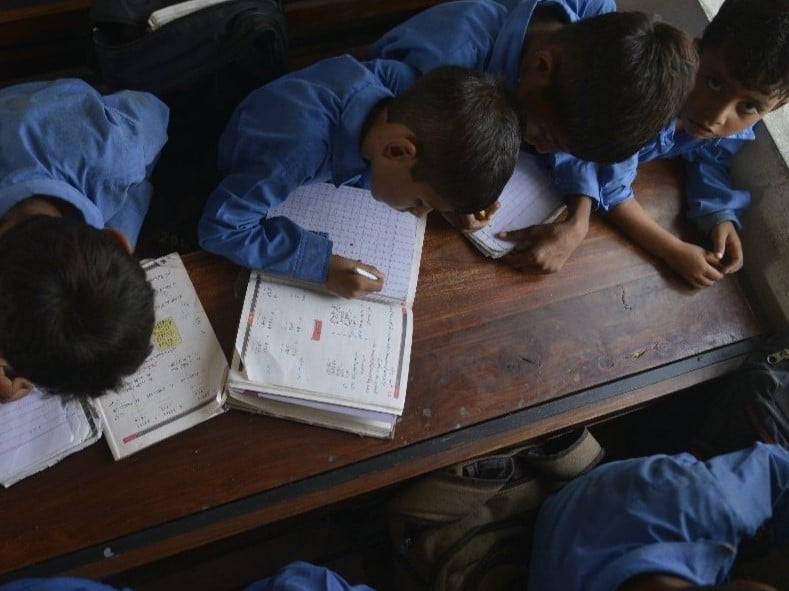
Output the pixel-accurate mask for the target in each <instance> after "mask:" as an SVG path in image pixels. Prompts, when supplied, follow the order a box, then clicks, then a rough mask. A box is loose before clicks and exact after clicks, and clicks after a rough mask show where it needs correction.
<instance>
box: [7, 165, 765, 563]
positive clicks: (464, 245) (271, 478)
mask: <svg viewBox="0 0 789 591" xmlns="http://www.w3.org/2000/svg"><path fill="white" fill-rule="evenodd" d="M676 186H677V181H676V174H675V171H674V168H673V167H672V165H671V164H669V163H667V162H655V163H652V164H650V165H648V166H645V167H644V168H642V170H641V172H640V174H639V178H638V181H637V185H636V190H637V194H638V195H639V197H640V199H641V200H642V202H643V203H644V205H645V207H647V209H648V210H650V211H652V212H653V214H654V215H656V216H657V217H659V218H660V219H661V221H662V222H663V223H665V224H670V225H671V226H672V227H674V228H676V227H678V219H679V218H678V203H679V195H678V192H677V189H676ZM185 260H186V261H187V265H188V267H189V269H190V271H191V275H192V278H193V280H194V282H195V284H196V285H197V287H198V290H199V293H200V294H201V299H202V301H203V303H204V306H205V307H206V309H207V310H208V313H209V316H210V317H211V319H212V322H213V323H214V326H215V328H216V330H217V332H218V334H219V337H220V339H221V341H222V343H223V344H224V346H225V349H226V350H228V351H229V349H230V346H231V343H232V342H233V340H234V335H235V329H236V323H237V321H238V316H239V311H240V307H241V299H240V298H238V297H236V296H234V293H233V287H234V283H235V279H236V276H237V274H238V269H237V268H235V267H234V266H232V265H230V264H229V263H226V262H224V261H222V260H220V259H217V258H215V257H212V256H209V255H205V254H195V255H189V256H186V257H185ZM414 313H415V318H416V323H415V324H416V329H415V333H414V347H413V353H412V362H411V373H410V379H409V385H408V394H407V396H408V398H407V403H406V409H405V415H404V417H403V420H402V422H401V423H400V424H399V425H398V427H397V430H396V434H395V438H394V440H393V441H382V440H377V439H363V438H359V437H356V436H353V435H348V434H345V433H341V432H337V431H332V430H327V429H320V428H315V427H309V426H305V425H299V424H296V423H291V422H287V421H283V420H275V419H268V418H264V417H261V416H254V415H250V414H245V413H242V412H236V411H234V412H229V413H227V414H225V415H223V416H221V417H218V418H215V419H213V420H211V421H209V422H207V423H205V424H203V425H200V426H198V427H196V428H193V429H191V430H189V431H187V432H185V433H182V434H180V435H178V436H175V437H173V438H172V439H170V440H169V441H165V442H163V443H160V444H158V445H156V446H153V447H151V448H149V449H147V450H144V451H142V452H140V453H138V454H135V455H133V456H131V457H129V458H127V459H125V460H122V461H120V462H114V461H113V460H112V457H111V455H110V452H109V450H108V449H107V447H106V445H104V444H103V443H102V442H100V443H98V444H97V445H94V446H92V447H90V448H88V449H87V450H84V451H83V452H80V453H78V454H76V455H73V456H71V457H69V458H67V459H66V460H64V461H63V462H61V463H60V464H57V465H56V466H54V467H52V468H50V469H48V470H46V471H45V472H43V473H41V474H39V475H36V476H33V477H31V478H28V479H26V480H24V481H22V482H20V483H19V484H17V485H14V486H13V487H11V488H10V489H8V490H4V491H1V492H0V531H2V536H0V544H2V549H1V550H0V572H2V573H5V575H4V576H5V577H6V578H10V577H15V576H20V575H32V574H35V575H46V574H52V573H57V572H70V573H72V574H79V575H83V576H88V577H103V576H108V575H110V574H112V573H116V572H121V571H123V570H126V569H129V568H132V567H134V566H137V565H141V564H145V563H148V562H151V561H154V560H157V559H160V558H164V557H166V556H170V555H173V554H176V553H178V552H181V551H184V550H186V549H190V548H195V547H198V546H201V545H203V544H206V543H208V542H211V541H214V540H218V539H222V538H225V537H228V536H231V535H234V534H238V533H241V532H245V531H249V530H251V529H254V528H257V527H259V526H262V525H264V524H268V523H273V522H275V521H278V520H282V519H284V518H286V517H289V516H294V515H298V514H301V513H304V512H306V511H309V510H312V509H315V508H319V507H324V506H328V505H330V504H332V503H335V502H338V501H341V500H344V499H347V498H351V497H353V496H355V495H359V494H362V493H366V492H369V491H374V490H378V489H381V488H383V487H386V486H387V485H390V484H393V483H396V482H399V481H401V480H403V479H406V478H410V477H414V476H417V475H419V474H422V473H425V472H427V471H430V470H433V469H436V468H439V467H442V466H445V465H448V464H450V463H454V462H456V461H460V460H463V459H466V458H469V457H472V456H475V455H479V454H483V453H486V452H490V451H491V450H494V449H496V448H500V447H503V446H508V445H511V444H515V443H519V442H522V441H525V440H528V439H532V438H536V437H539V436H542V435H544V434H546V433H549V432H555V431H558V430H563V429H566V428H568V427H570V426H572V425H577V424H580V423H588V422H590V421H595V420H598V419H600V418H602V417H605V416H609V415H612V414H614V413H619V412H622V411H623V410H625V409H629V408H633V407H635V406H637V405H642V404H644V403H645V402H647V401H649V400H651V399H654V398H656V397H658V396H661V395H664V394H667V393H669V392H672V391H676V390H678V389H680V388H684V387H686V386H689V385H692V384H695V383H698V382H700V381H703V380H707V379H709V378H712V377H715V376H718V375H720V374H722V373H724V372H727V371H729V370H731V369H732V368H733V367H734V366H736V365H737V364H738V363H739V361H740V359H741V357H742V355H743V354H744V353H745V352H747V351H748V350H750V348H751V339H752V338H753V337H755V336H756V335H759V334H760V333H761V332H762V331H763V327H762V325H761V324H760V322H759V320H758V319H757V317H756V315H755V314H754V311H753V310H752V308H751V305H750V304H749V302H748V300H747V299H746V297H745V296H744V294H743V292H742V291H741V289H740V287H739V285H738V283H737V281H736V280H735V278H727V279H726V280H724V281H722V282H720V283H719V284H717V285H715V286H714V287H711V288H708V289H706V290H703V291H699V292H696V291H693V290H691V289H690V288H688V287H686V286H685V285H684V284H683V283H682V282H681V280H680V279H678V278H677V277H675V276H674V275H673V274H671V273H670V272H668V271H667V270H666V268H665V267H664V266H663V265H662V264H659V263H656V261H655V260H653V259H652V258H650V257H648V256H646V255H645V254H644V253H643V252H642V251H640V250H639V249H637V248H636V247H634V246H633V245H632V244H630V243H629V242H628V241H626V240H625V239H624V238H622V237H620V236H619V235H618V234H617V233H615V232H614V231H613V230H612V229H611V228H610V227H609V226H607V225H606V223H604V222H602V221H601V220H599V219H595V220H593V222H592V225H591V229H590V232H589V236H588V238H587V239H586V240H585V241H584V242H583V244H582V245H581V247H580V248H579V249H578V250H577V251H576V253H574V255H573V256H572V257H571V259H570V260H569V261H568V263H567V265H566V266H565V268H564V269H563V270H562V271H561V272H560V273H558V274H554V275H546V276H528V275H522V274H520V273H517V272H514V271H512V270H510V269H509V268H507V267H505V266H503V265H500V264H493V263H489V262H486V261H485V260H484V259H483V258H482V257H481V255H479V253H477V251H476V250H474V249H473V247H472V246H471V245H470V244H469V243H468V242H467V241H466V240H464V239H463V238H462V237H461V236H459V235H458V234H457V233H455V232H454V231H453V230H451V229H450V228H449V227H448V226H447V225H446V224H445V223H444V222H443V221H442V220H441V219H440V218H437V219H431V220H430V223H429V229H428V233H427V237H426V241H425V248H424V256H423V262H422V270H421V277H420V283H419V288H418V290H417V297H416V303H415V307H414Z"/></svg>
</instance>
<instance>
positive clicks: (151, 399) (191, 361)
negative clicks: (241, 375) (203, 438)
mask: <svg viewBox="0 0 789 591" xmlns="http://www.w3.org/2000/svg"><path fill="white" fill-rule="evenodd" d="M144 266H145V267H147V268H146V272H147V274H148V278H149V280H150V281H151V284H152V285H153V288H154V290H155V291H156V300H155V309H156V324H155V326H154V331H153V335H152V338H151V341H152V344H153V349H154V350H153V353H151V355H150V356H149V357H148V359H146V360H145V362H144V363H143V365H142V367H140V369H139V370H138V371H137V372H135V373H134V375H132V376H130V377H129V378H127V379H126V380H125V385H124V387H123V388H122V389H121V390H119V391H118V392H109V393H107V394H105V395H104V396H102V397H100V398H99V399H98V400H97V402H96V406H97V408H98V410H99V413H100V415H101V417H102V419H103V421H104V424H105V437H106V439H107V443H108V444H109V446H110V449H111V450H112V453H113V455H114V456H115V458H116V459H119V458H121V457H124V456H127V455H129V454H131V453H134V452H136V451H138V450H140V449H142V448H144V447H147V446H149V445H151V444H153V443H156V442H158V441H161V440H162V439H165V438H166V437H169V436H171V435H173V434H175V433H179V432H180V431H183V430H185V429H188V428H189V427H192V426H194V425H197V424H198V423H201V422H203V421H205V420H208V419H210V418H211V417H213V416H216V415H217V414H220V413H221V412H223V408H222V405H221V401H220V400H219V399H218V397H219V395H220V393H221V392H222V390H223V386H224V379H225V375H226V372H227V361H226V359H225V356H224V353H223V352H222V348H221V346H220V344H219V341H218V340H217V338H216V335H215V333H214V329H213V328H212V327H211V323H210V322H209V320H208V316H206V313H205V311H204V309H203V306H202V304H201V303H200V300H199V299H198V297H197V292H196V291H195V288H194V286H193V285H192V282H191V280H190V279H189V275H188V273H187V272H186V269H185V267H184V265H183V262H182V261H181V258H180V257H179V256H178V255H177V254H171V255H168V256H166V257H162V258H160V259H156V260H154V261H150V262H149V263H148V264H147V265H144Z"/></svg>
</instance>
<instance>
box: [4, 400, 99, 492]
mask: <svg viewBox="0 0 789 591" xmlns="http://www.w3.org/2000/svg"><path fill="white" fill-rule="evenodd" d="M100 437H101V428H100V424H99V423H98V421H96V420H94V417H93V416H92V415H91V413H90V410H89V408H88V407H87V406H86V405H85V404H84V403H83V401H82V400H81V399H79V398H68V399H66V398H62V397H60V396H52V395H48V394H45V393H43V392H41V391H40V390H33V391H32V392H31V393H30V394H28V395H27V396H25V397H24V398H21V399H19V400H16V401H14V402H9V403H6V404H0V482H2V484H3V485H4V486H10V485H11V484H13V483H15V482H18V481H19V480H21V479H22V478H25V477H26V476H30V475H31V474H35V473H36V472H38V471H40V470H43V469H44V468H47V467H49V466H51V465H53V464H55V463H56V462H58V461H60V460H61V459H63V458H64V457H66V456H67V455H69V454H71V453H74V452H75V451H77V450H80V449H82V448H83V447H85V446H87V445H90V444H92V443H94V442H96V441H97V440H98V439H99V438H100Z"/></svg>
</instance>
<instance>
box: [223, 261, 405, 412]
mask: <svg viewBox="0 0 789 591" xmlns="http://www.w3.org/2000/svg"><path fill="white" fill-rule="evenodd" d="M241 318H242V324H241V326H240V327H239V331H238V335H237V338H236V351H238V352H239V355H240V358H241V360H243V372H231V374H230V380H229V386H230V387H231V388H237V389H250V390H259V391H263V392H267V393H271V394H281V395H286V396H292V397H294V398H302V399H306V400H314V401H318V402H326V403H330V404H340V405H348V406H357V407H359V408H365V409H368V410H374V411H383V412H388V413H391V414H400V413H402V410H403V404H404V399H405V388H406V385H407V384H406V382H407V375H408V367H409V360H410V351H411V339H412V332H411V331H412V328H411V327H412V323H411V319H412V316H411V311H410V310H409V309H408V308H406V307H404V306H399V305H389V304H384V303H381V302H375V301H369V300H363V299H355V300H345V299H342V298H337V297H335V296H331V295H326V294H322V293H319V292H315V291H311V290H307V289H304V288H300V287H295V286H291V285H284V284H279V283H274V282H270V281H266V280H265V278H263V277H261V276H260V275H258V274H257V273H252V276H251V277H250V283H249V286H248V287H247V293H246V298H245V301H244V308H243V310H242V312H241Z"/></svg>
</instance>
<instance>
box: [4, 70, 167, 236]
mask: <svg viewBox="0 0 789 591" xmlns="http://www.w3.org/2000/svg"><path fill="white" fill-rule="evenodd" d="M168 116H169V111H168V109H167V106H166V105H165V104H164V103H162V102H161V101H160V100H159V99H157V98H156V97H155V96H153V95H152V94H148V93H145V92H136V91H121V92H116V93H114V94H108V95H105V96H102V95H101V94H100V93H99V92H97V91H96V90H95V89H94V88H93V87H92V86H90V85H89V84H87V83H86V82H84V81H82V80H77V79H62V80H55V81H47V82H30V83H24V84H18V85H15V86H9V87H7V88H4V89H0V217H2V216H4V215H5V214H6V212H7V211H8V210H9V209H11V207H13V206H14V205H16V204H17V203H19V202H20V201H22V200H24V199H26V198H28V197H31V196H33V195H47V196H51V197H56V198H58V199H62V200H63V201H65V202H67V203H69V204H71V205H73V206H74V207H75V208H76V210H77V211H78V212H79V213H80V214H81V215H82V217H83V219H84V221H85V222H86V223H87V224H89V225H91V226H94V227H96V228H104V227H110V228H115V229H117V230H120V231H121V232H123V233H124V234H125V235H126V237H127V238H128V239H129V241H130V242H131V244H132V245H134V244H136V242H137V236H138V235H139V232H140V228H141V226H142V223H143V219H144V217H145V214H146V212H147V211H148V206H149V205H150V201H151V195H152V193H153V187H152V186H151V184H150V183H149V181H148V179H149V177H150V173H151V172H152V170H153V165H154V163H155V162H156V159H157V158H158V155H159V152H160V150H161V149H162V147H163V146H164V144H165V142H166V141H167V121H168Z"/></svg>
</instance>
